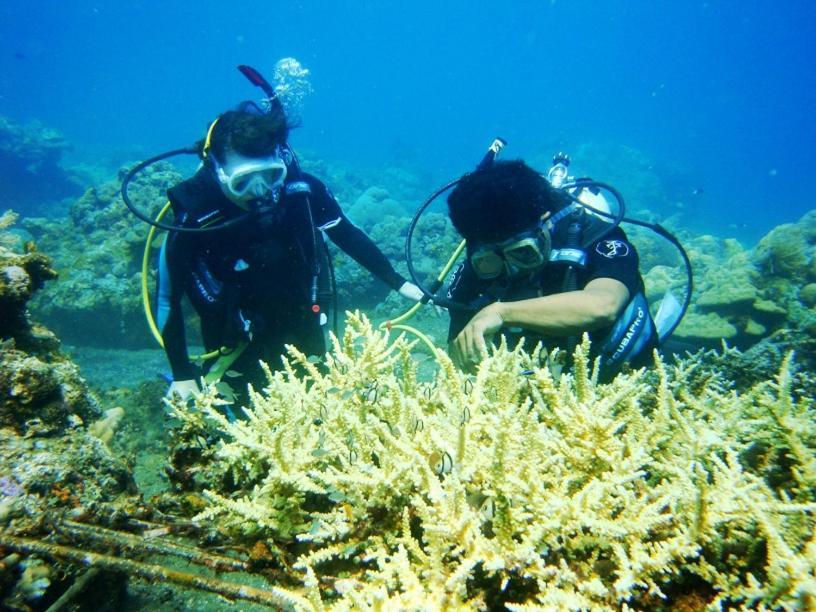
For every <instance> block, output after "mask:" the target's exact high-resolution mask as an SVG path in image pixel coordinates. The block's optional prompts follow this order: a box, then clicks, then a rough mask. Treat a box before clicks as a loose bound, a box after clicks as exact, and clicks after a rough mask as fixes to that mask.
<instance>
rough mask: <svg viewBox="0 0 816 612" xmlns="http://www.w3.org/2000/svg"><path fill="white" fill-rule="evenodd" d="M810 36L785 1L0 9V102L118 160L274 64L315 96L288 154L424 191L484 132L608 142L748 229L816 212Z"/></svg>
mask: <svg viewBox="0 0 816 612" xmlns="http://www.w3.org/2000/svg"><path fill="white" fill-rule="evenodd" d="M815 35H816V8H814V7H813V5H812V3H808V2H801V1H792V2H782V3H768V2H760V1H758V0H749V1H746V2H737V1H716V0H714V1H708V2H668V1H658V2H648V1H645V0H643V1H627V2H593V1H583V0H571V1H566V0H561V1H540V2H530V1H525V2H513V3H495V2H463V1H457V2H428V1H418V2H411V3H410V5H406V4H403V3H382V2H366V1H361V2H313V1H298V2H261V1H258V2H251V1H250V2H248V1H240V2H234V3H230V4H229V5H226V4H224V3H221V2H215V1H203V2H180V1H170V2H163V3H161V4H158V3H153V2H139V1H132V2H99V1H96V2H93V1H87V0H77V1H75V2H70V3H58V2H49V1H45V2H43V1H34V2H22V1H18V0H9V1H6V2H3V3H2V6H0V114H3V115H6V116H8V117H11V118H13V119H15V120H18V121H24V120H28V119H34V118H36V119H39V120H41V121H43V122H44V123H45V124H46V125H48V126H50V127H53V128H55V129H58V130H60V131H61V132H62V133H64V135H65V137H66V139H67V141H68V142H70V143H71V145H72V148H73V150H72V151H71V154H70V157H71V159H73V160H77V161H81V162H83V163H97V164H103V163H107V164H108V165H112V166H116V165H117V164H118V163H121V162H123V161H125V160H133V159H137V158H144V157H145V156H148V155H150V154H153V153H156V152H159V151H164V150H167V149H170V148H175V147H179V146H184V145H187V144H190V143H192V142H194V141H195V140H197V139H199V138H200V137H201V135H202V132H203V131H204V130H205V129H206V126H207V125H208V123H209V122H210V121H211V120H212V118H213V117H214V116H216V115H217V114H218V113H220V112H222V111H223V110H224V109H225V108H228V107H230V106H232V105H234V104H235V103H236V102H238V101H239V100H242V99H246V98H251V97H256V98H257V97H258V96H257V95H256V94H257V91H253V88H252V87H250V86H249V85H248V83H247V82H246V81H245V80H244V78H243V77H242V76H241V75H240V74H239V73H238V72H237V71H236V70H235V66H236V65H238V64H249V65H252V66H254V67H256V68H258V69H259V70H260V71H261V72H262V73H264V72H266V73H267V74H268V73H271V71H272V69H273V67H274V64H275V62H276V61H277V60H278V59H279V58H281V57H287V56H290V57H295V58H297V59H298V60H299V61H300V62H301V63H302V64H303V65H304V66H305V67H306V68H308V69H309V70H310V71H311V82H312V86H313V89H314V93H313V94H312V95H310V96H309V97H308V99H307V100H306V102H305V105H304V108H303V127H302V128H301V129H299V130H297V131H296V132H295V134H294V136H293V139H292V141H293V144H294V146H295V147H296V148H302V149H307V150H310V151H314V152H316V153H317V154H318V155H319V156H321V157H323V158H327V159H336V160H342V161H343V162H344V163H346V164H349V165H369V166H378V165H382V164H400V165H403V164H404V165H408V166H410V167H412V168H416V169H417V170H418V171H421V172H423V173H427V176H428V177H429V179H433V180H429V182H428V185H427V188H428V190H430V188H431V187H432V186H434V185H436V184H437V183H438V182H439V181H440V180H447V179H448V178H453V177H455V176H458V175H460V174H461V173H462V172H464V171H466V170H468V169H469V168H471V167H472V165H473V164H474V163H475V161H477V160H478V159H479V157H480V155H481V152H482V151H483V150H484V148H485V147H486V146H487V144H489V142H490V141H491V140H492V139H493V138H494V137H495V136H502V137H503V138H505V139H507V140H508V142H509V143H510V146H509V148H508V149H507V152H506V155H507V157H512V158H516V157H521V158H525V159H532V158H534V157H535V156H539V157H543V159H546V157H548V156H551V155H552V154H553V153H555V152H556V151H557V150H565V151H567V152H571V151H575V150H576V148H577V146H578V145H580V144H583V143H586V142H614V143H619V144H624V145H626V146H629V147H633V148H635V149H637V150H639V151H641V152H643V154H644V155H645V156H646V158H647V159H648V160H650V162H651V163H652V164H654V165H655V167H656V168H657V169H658V170H659V171H661V172H662V173H663V174H664V175H665V176H666V177H667V180H670V184H668V185H667V191H668V194H669V196H670V200H669V202H668V205H669V206H673V207H674V209H671V210H667V211H665V213H666V214H671V213H674V212H677V211H678V210H681V211H682V212H683V213H684V214H685V215H686V217H685V219H684V222H685V223H688V224H689V225H692V226H694V227H695V228H700V229H705V230H706V231H711V230H718V231H720V232H725V231H727V232H728V233H729V235H733V236H736V237H737V238H740V239H745V240H754V239H756V238H758V237H759V236H761V235H763V234H764V233H765V232H767V230H768V229H770V228H771V227H772V226H774V225H777V224H779V223H782V222H789V221H793V220H795V219H798V218H799V217H800V216H801V215H802V214H803V213H804V212H805V211H806V210H808V208H809V207H810V206H811V204H812V196H811V191H810V183H811V181H810V180H809V179H810V175H809V174H810V170H811V166H812V162H813V154H812V145H813V143H814V142H816V127H815V126H814V120H813V115H812V109H813V108H814V106H816V76H815V75H814V69H813V61H812V57H813V55H814V44H816V43H814V36H815ZM575 161H576V163H578V164H579V163H580V161H581V160H575ZM619 171H620V172H621V173H625V172H626V169H625V168H620V169H619ZM595 178H598V179H599V180H607V181H612V179H613V178H614V177H595Z"/></svg>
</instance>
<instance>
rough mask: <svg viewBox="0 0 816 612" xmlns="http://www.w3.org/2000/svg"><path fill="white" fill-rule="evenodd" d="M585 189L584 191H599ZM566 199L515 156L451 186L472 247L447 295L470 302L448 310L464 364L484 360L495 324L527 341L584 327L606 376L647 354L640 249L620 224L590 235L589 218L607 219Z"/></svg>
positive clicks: (455, 211)
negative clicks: (573, 206) (571, 206)
mask: <svg viewBox="0 0 816 612" xmlns="http://www.w3.org/2000/svg"><path fill="white" fill-rule="evenodd" d="M586 191H587V193H586V194H582V195H581V196H580V197H581V199H583V198H584V197H588V198H592V197H597V196H598V195H599V194H594V195H593V194H592V193H590V192H589V191H588V190H586ZM576 195H577V194H576ZM600 197H601V198H602V197H603V196H600ZM587 203H589V204H590V205H593V206H595V207H596V208H597V207H599V202H597V201H593V202H587ZM568 204H569V201H566V200H565V199H564V198H563V195H562V194H560V193H559V192H558V191H556V190H555V189H553V188H552V187H551V186H550V184H549V183H548V182H547V179H545V178H544V177H542V176H541V175H540V174H538V172H536V171H535V170H533V169H532V168H530V167H529V166H527V165H526V164H524V162H521V161H512V162H495V163H494V164H493V165H491V166H489V167H487V168H485V169H480V170H477V171H475V172H473V173H470V174H468V175H465V176H464V177H462V179H461V180H460V181H459V183H458V185H457V186H456V188H455V189H454V190H453V191H452V192H451V193H450V195H449V196H448V210H449V214H450V218H451V222H452V223H453V225H454V227H455V228H456V229H457V231H458V232H459V233H460V234H461V235H462V236H463V237H464V238H465V240H466V241H467V255H468V257H467V260H466V261H465V262H464V263H463V264H462V265H461V266H460V267H459V269H458V270H457V272H456V276H455V278H454V281H453V283H452V284H451V287H450V290H449V292H448V298H449V299H451V300H453V301H455V302H458V303H464V304H472V305H474V306H475V307H473V308H471V309H451V311H450V313H451V320H450V328H449V334H448V340H449V349H450V353H451V357H452V358H453V359H454V361H455V362H456V363H457V364H458V365H459V366H460V367H465V368H469V367H472V365H473V364H475V363H477V362H478V361H480V360H481V359H482V358H483V356H484V355H485V354H486V342H487V341H490V340H491V339H492V338H494V336H496V334H498V333H503V334H508V335H511V336H513V335H515V336H517V337H519V336H521V337H524V339H525V343H526V346H529V347H532V346H534V344H535V342H537V341H538V340H542V341H543V342H544V343H545V345H547V346H550V347H551V346H552V345H553V344H558V345H564V344H566V339H567V338H569V337H575V336H580V335H581V334H583V333H584V332H589V335H590V338H591V340H592V350H593V357H594V356H596V355H597V356H600V357H601V378H602V379H609V378H611V377H612V376H613V375H614V374H615V373H616V372H617V371H618V370H619V369H620V367H621V366H622V365H623V364H624V363H629V364H630V365H632V366H633V367H639V366H641V365H645V364H647V363H649V361H650V360H651V358H652V354H653V351H654V349H655V348H656V347H657V346H658V334H657V332H656V329H655V325H654V322H653V321H652V317H651V315H650V313H649V308H648V304H647V302H646V299H645V297H644V295H643V280H642V278H641V276H640V273H639V271H638V254H637V250H636V249H635V247H634V245H633V244H632V243H631V242H629V240H628V239H627V237H626V235H625V234H624V232H623V231H622V230H621V229H620V228H619V227H614V228H611V231H606V232H601V233H597V232H596V233H595V235H601V238H599V239H597V240H592V239H591V235H592V233H593V232H587V231H586V227H585V225H591V224H595V225H600V226H603V225H608V223H607V222H606V221H605V220H603V219H602V218H601V217H599V216H597V215H592V214H591V213H588V212H587V210H586V209H581V210H575V211H573V212H571V213H570V214H566V213H567V212H568V211H569V210H570V209H569V208H568ZM600 207H601V208H602V206H600ZM560 211H564V212H563V214H562V213H561V212H560ZM587 234H589V236H590V237H589V238H588V240H589V241H588V242H585V241H584V240H583V238H582V236H584V237H586V236H587ZM513 344H514V342H513V339H511V346H512V345H513Z"/></svg>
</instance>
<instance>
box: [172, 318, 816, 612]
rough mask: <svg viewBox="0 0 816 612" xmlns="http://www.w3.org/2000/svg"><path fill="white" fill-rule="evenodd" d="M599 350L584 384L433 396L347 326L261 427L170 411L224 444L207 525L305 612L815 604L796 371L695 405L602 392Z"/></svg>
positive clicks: (524, 383)
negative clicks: (268, 573) (282, 575)
mask: <svg viewBox="0 0 816 612" xmlns="http://www.w3.org/2000/svg"><path fill="white" fill-rule="evenodd" d="M588 350H589V347H588V344H587V343H586V342H585V343H584V344H583V345H581V346H580V347H579V349H578V350H577V352H576V359H575V362H576V366H575V368H574V373H573V374H569V375H566V374H560V373H559V374H557V375H556V374H554V373H553V372H551V370H550V369H549V368H548V367H546V365H545V366H543V367H540V366H539V365H538V364H539V362H540V361H541V359H540V358H541V357H543V356H542V355H540V354H539V353H538V352H537V351H536V352H534V353H533V354H532V355H528V354H526V353H524V352H523V351H522V350H521V349H520V348H515V349H513V350H509V349H508V348H507V347H506V346H501V347H499V348H498V349H496V350H495V351H494V353H493V354H492V355H491V356H490V358H488V359H487V360H486V361H485V362H484V363H483V364H482V365H481V367H480V369H479V371H478V373H477V374H476V376H475V377H474V376H468V375H466V374H463V373H460V372H458V371H457V370H455V369H454V367H453V366H452V364H451V362H450V361H449V360H448V359H447V358H446V357H444V356H439V365H440V367H439V371H438V373H437V376H436V379H435V380H434V381H432V382H430V383H422V382H419V381H418V380H417V376H416V366H415V364H414V363H413V362H412V359H411V345H410V344H409V343H408V342H406V341H405V340H404V339H402V338H398V339H397V340H396V341H393V342H392V341H391V340H390V339H389V337H388V334H387V333H386V332H375V331H374V330H373V328H372V327H371V325H370V323H369V322H368V321H367V320H366V319H365V318H364V317H361V316H359V315H356V314H355V315H351V316H350V317H349V319H348V321H347V326H346V332H345V335H344V337H343V339H342V340H338V339H336V338H335V339H333V350H332V351H331V352H330V353H329V354H328V355H327V357H326V363H325V368H321V367H319V366H318V365H317V364H315V363H313V362H312V361H310V360H309V359H308V358H306V356H304V355H302V354H300V353H298V352H297V351H295V350H292V351H291V352H290V357H289V359H288V361H287V364H286V368H285V370H284V371H282V372H277V373H274V374H272V373H271V372H270V373H269V384H268V386H267V388H266V389H264V390H263V392H262V393H257V392H254V391H253V392H252V393H251V397H252V407H250V408H247V409H245V412H246V419H245V420H243V421H238V422H234V423H230V422H228V421H227V420H226V419H225V418H224V417H223V416H222V415H221V413H220V412H218V410H217V404H218V399H217V397H216V395H215V394H214V391H213V390H211V391H209V392H207V393H205V394H203V395H202V396H201V397H199V399H198V408H197V409H190V408H188V407H185V406H183V405H181V404H176V405H174V406H173V414H174V415H175V416H176V417H177V418H179V419H180V420H181V421H182V422H183V425H184V428H186V429H187V430H188V433H190V434H192V435H198V436H201V435H202V434H205V433H207V432H208V431H209V432H210V433H212V427H213V425H215V426H216V427H217V428H218V429H219V430H220V435H221V436H223V440H222V441H221V442H219V443H217V444H215V445H214V446H211V449H210V454H209V455H208V459H210V460H214V461H215V465H214V466H211V469H213V470H214V472H213V473H217V472H218V471H219V470H220V471H221V477H222V480H221V482H223V483H226V482H228V483H229V487H222V488H220V489H211V490H207V491H206V492H205V495H206V497H207V498H208V500H209V507H208V508H207V509H206V510H204V511H203V512H202V513H200V514H199V516H198V519H199V520H201V521H212V522H213V523H214V524H217V525H218V526H219V529H221V530H222V531H223V532H224V533H225V534H227V535H228V536H230V537H232V538H234V539H238V540H250V541H253V540H255V541H257V540H263V541H265V542H266V544H267V545H268V548H269V550H270V554H271V555H273V556H274V557H275V558H276V559H277V560H278V561H279V562H280V563H281V565H282V566H283V567H287V568H289V570H290V578H291V579H292V580H293V582H292V583H291V584H290V585H289V586H290V592H291V593H292V598H293V599H292V601H293V605H294V606H295V607H297V608H302V609H312V608H314V609H322V608H324V607H325V606H327V605H331V606H333V607H336V608H337V609H349V608H355V609H357V608H361V609H370V608H384V607H394V608H401V607H411V608H429V609H439V608H443V607H458V606H472V607H493V606H497V605H506V606H508V607H510V608H511V609H527V608H529V607H545V608H559V609H565V608H566V609H590V608H591V609H619V607H620V606H621V605H631V606H635V607H644V606H645V607H654V606H658V605H669V604H671V603H672V601H673V599H672V598H673V596H674V595H678V596H679V595H680V594H681V593H683V592H684V591H689V590H692V591H694V593H695V594H696V596H697V597H698V599H700V600H702V601H706V602H707V603H709V604H711V605H713V606H716V605H731V604H739V603H742V604H747V605H768V606H781V607H795V606H799V605H809V604H811V605H812V598H813V596H814V589H816V582H815V581H814V567H815V565H814V562H816V546H814V544H813V543H812V537H813V528H814V520H813V516H812V513H813V511H814V510H816V503H814V499H813V491H814V484H816V466H815V465H814V464H813V451H814V448H815V447H816V440H815V439H814V436H813V435H812V434H811V433H808V432H810V429H811V428H810V422H811V421H812V418H813V414H812V412H813V410H812V406H811V405H810V404H811V403H810V401H809V400H804V399H802V400H799V401H793V400H792V399H791V393H790V380H791V378H790V376H789V370H790V364H789V363H786V364H785V365H784V367H783V368H782V370H781V373H780V375H779V377H778V379H777V380H776V381H775V382H773V383H766V382H765V383H761V384H758V385H755V386H753V387H752V388H750V389H749V390H748V391H746V392H744V393H737V392H736V391H732V390H729V388H728V384H727V383H726V381H721V380H714V379H709V380H708V381H707V383H706V384H705V385H703V386H702V387H700V390H699V391H695V390H694V388H693V387H691V386H690V385H689V384H688V381H689V380H692V379H694V377H695V376H696V375H697V370H698V368H699V365H698V364H697V363H695V362H694V361H691V360H690V361H687V362H681V363H679V364H678V365H676V366H674V367H669V366H667V365H666V364H664V363H662V362H658V365H657V367H656V369H655V370H654V371H637V372H632V373H629V374H625V375H620V376H618V377H617V378H616V379H615V380H614V381H613V382H612V383H610V384H608V385H602V384H598V383H597V382H596V374H595V372H594V370H593V369H592V368H591V367H590V364H589V363H588V358H587V355H588ZM543 361H545V362H546V360H543ZM303 371H305V372H306V374H305V376H304V375H298V372H303ZM212 482H216V481H212ZM293 556H294V557H296V560H295V562H294V563H291V558H292V557H293ZM692 577H695V578H693V579H692ZM298 581H299V584H298Z"/></svg>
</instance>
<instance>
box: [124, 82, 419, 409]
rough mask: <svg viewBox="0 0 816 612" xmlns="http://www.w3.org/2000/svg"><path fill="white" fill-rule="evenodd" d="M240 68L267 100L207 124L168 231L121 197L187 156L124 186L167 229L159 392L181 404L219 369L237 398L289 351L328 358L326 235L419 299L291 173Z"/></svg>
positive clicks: (285, 152) (267, 113) (281, 134)
mask: <svg viewBox="0 0 816 612" xmlns="http://www.w3.org/2000/svg"><path fill="white" fill-rule="evenodd" d="M239 69H241V71H242V72H244V74H245V75H246V76H247V77H248V78H250V80H251V81H253V83H254V84H256V85H259V86H261V87H263V89H264V91H265V92H266V93H267V94H268V96H269V97H268V98H267V99H266V100H264V108H262V107H261V106H259V105H257V104H255V103H254V102H244V103H242V104H241V105H240V106H239V107H238V108H237V109H235V110H230V111H228V112H225V113H223V114H222V115H220V116H219V117H218V118H217V119H216V120H215V121H214V122H213V123H212V124H211V125H210V128H209V130H208V132H207V135H206V139H205V140H204V142H203V144H202V145H201V146H199V147H197V152H198V154H199V155H200V156H201V158H202V160H203V163H202V165H201V166H200V168H199V169H198V171H197V172H196V174H195V175H194V176H193V177H191V178H189V179H187V180H184V181H182V182H180V183H179V184H177V185H175V186H173V187H172V188H170V189H169V190H168V199H169V204H168V206H172V210H173V213H174V215H175V224H173V225H168V224H166V223H160V222H159V220H160V218H159V219H157V220H155V221H154V220H151V219H149V218H146V217H145V215H143V214H141V213H140V212H139V211H138V210H137V209H136V208H135V207H134V206H133V205H132V202H130V200H129V199H128V198H127V183H128V182H129V180H130V179H131V178H132V177H133V175H134V174H135V173H136V172H138V171H139V170H141V169H142V168H144V167H146V166H147V165H149V164H150V163H155V161H157V160H158V159H164V158H166V157H168V156H170V155H174V154H179V153H189V152H190V150H187V149H185V150H179V151H172V152H168V153H166V154H162V155H160V156H156V157H154V158H152V159H150V160H147V161H145V162H142V163H141V164H139V165H138V166H137V167H136V168H134V169H133V170H132V171H131V173H130V175H129V176H128V177H127V178H126V180H125V183H124V184H123V196H124V197H125V202H126V203H127V204H128V206H129V207H130V208H131V210H132V211H133V212H134V213H135V214H137V216H139V218H142V219H144V220H146V221H147V222H148V223H150V224H151V225H153V226H154V227H158V228H163V229H167V230H168V231H169V233H168V235H167V239H166V240H165V242H164V244H163V246H162V248H161V252H160V256H159V274H158V309H157V317H156V327H157V329H158V331H159V332H160V336H161V340H162V341H163V342H162V343H163V346H164V349H165V352H166V355H167V359H168V361H169V363H170V367H171V369H172V377H173V378H172V383H171V385H170V389H169V391H168V394H172V393H177V394H178V395H180V396H181V397H182V398H183V399H186V398H187V397H189V396H190V395H191V394H192V393H193V392H195V391H198V390H199V383H198V381H199V380H200V379H201V377H202V376H203V375H204V374H207V373H208V372H209V373H210V374H211V375H212V374H213V373H214V372H215V371H216V370H218V375H216V376H215V377H213V376H208V377H207V380H208V381H213V378H214V379H215V380H217V379H218V378H220V375H222V374H223V373H224V372H225V371H226V369H227V368H230V370H231V371H230V372H229V373H230V375H232V376H234V378H233V380H231V381H230V382H231V383H232V382H236V383H243V384H241V386H240V387H238V388H246V383H253V384H254V385H256V387H257V386H258V385H259V384H260V385H261V386H263V384H265V378H264V376H263V370H262V368H261V366H260V363H259V362H260V361H264V362H266V363H267V364H269V365H270V367H272V368H273V369H274V368H275V366H276V364H278V363H279V362H280V356H281V355H283V354H284V353H285V352H286V348H285V347H286V345H288V344H291V345H294V346H295V347H297V348H298V349H299V350H301V351H302V352H304V353H305V354H307V355H319V356H322V355H323V354H324V353H325V350H326V347H325V341H324V333H323V327H322V326H323V325H325V322H326V316H325V314H324V309H323V308H322V307H321V304H320V301H321V300H320V298H321V291H320V290H319V285H320V280H321V279H322V278H325V276H326V274H327V269H330V264H329V262H328V261H327V258H328V250H327V245H326V244H325V240H324V238H323V237H324V236H327V237H328V238H330V239H331V240H332V242H334V244H336V245H337V246H338V247H339V248H340V249H342V250H343V251H344V252H346V253H347V254H348V255H349V256H351V257H352V258H353V259H354V260H355V261H357V262H358V263H359V264H360V265H362V266H363V267H365V268H366V269H368V270H369V271H370V272H371V273H372V274H373V275H374V276H376V277H377V278H379V279H380V280H382V281H383V282H385V283H386V284H387V285H388V286H389V287H390V288H392V289H394V290H396V291H398V292H399V293H400V294H401V295H402V296H404V297H406V298H408V299H412V300H419V299H420V298H421V297H422V292H421V291H420V290H419V289H418V288H417V287H416V286H415V285H413V284H412V283H410V282H407V281H406V279H405V278H403V277H402V276H401V275H400V274H398V273H397V272H396V271H395V270H394V268H393V266H392V265H391V263H390V262H389V261H388V259H387V258H386V257H385V255H384V254H383V253H382V251H380V249H379V248H378V247H377V246H376V245H375V244H374V243H373V242H372V241H371V239H370V238H369V237H368V236H367V235H366V234H365V233H364V232H363V231H362V230H361V229H359V228H358V227H356V226H355V225H354V224H353V223H352V222H351V221H350V220H349V219H348V218H347V217H346V215H345V214H344V213H343V211H342V210H341V208H340V205H339V204H338V202H337V200H336V199H335V198H334V196H333V195H332V194H331V192H330V191H329V190H328V188H327V187H326V186H325V185H324V184H323V183H322V182H321V181H319V180H318V179H317V178H315V177H314V176H312V175H310V174H307V173H306V172H303V171H302V170H300V168H299V165H298V163H297V159H296V158H295V156H294V153H293V152H292V150H291V149H290V148H289V145H288V144H287V143H288V136H289V131H290V129H291V128H292V127H293V126H292V125H291V124H290V123H289V122H288V121H287V116H286V112H285V111H284V108H283V106H282V104H280V102H279V101H278V100H277V99H276V97H275V92H274V89H273V88H272V87H271V86H270V85H269V84H268V83H266V81H265V80H263V77H261V76H260V75H259V74H258V73H257V72H255V71H254V70H253V69H251V68H249V67H246V66H241V67H239ZM166 208H167V207H166ZM163 212H164V211H163ZM162 214H163V213H162ZM161 216H162V215H160V217H161ZM184 295H187V296H188V297H189V299H190V301H191V303H192V305H193V307H194V309H195V311H196V313H197V314H198V317H199V319H200V326H201V334H202V338H203V341H204V345H205V348H206V349H207V350H208V351H211V352H210V353H208V356H209V358H208V359H206V360H205V361H204V363H203V366H202V367H197V366H195V365H194V364H193V363H192V362H191V360H190V357H189V355H188V350H187V342H186V336H185V322H184V316H183V313H182V297H183V296H184Z"/></svg>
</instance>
